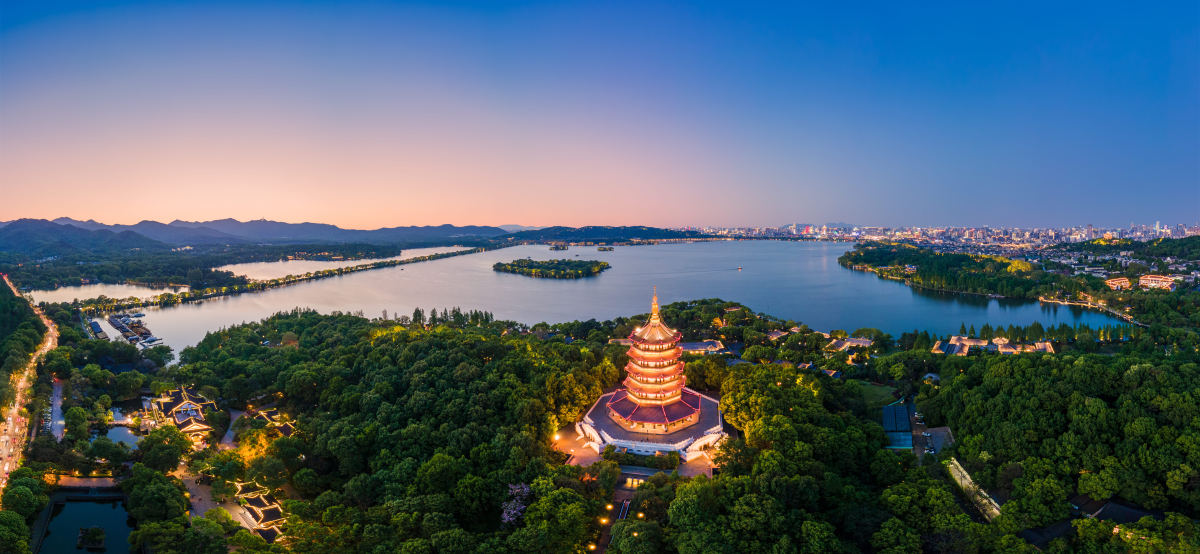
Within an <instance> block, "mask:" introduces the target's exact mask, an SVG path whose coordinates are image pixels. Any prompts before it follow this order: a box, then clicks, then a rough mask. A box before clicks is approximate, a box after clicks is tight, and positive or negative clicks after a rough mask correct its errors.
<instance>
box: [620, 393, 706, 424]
mask: <svg viewBox="0 0 1200 554" xmlns="http://www.w3.org/2000/svg"><path fill="white" fill-rule="evenodd" d="M608 408H609V409H611V410H612V411H613V412H614V413H616V414H617V415H619V416H621V417H623V418H625V419H627V420H629V421H637V422H641V423H670V422H673V421H679V420H681V419H685V418H687V417H689V416H691V415H693V414H695V413H696V412H699V411H700V395H699V394H698V393H696V391H693V390H691V389H687V388H685V389H683V393H682V395H681V396H680V397H679V401H678V402H672V403H670V404H666V405H651V404H646V405H642V404H638V403H637V402H636V401H635V400H634V399H633V398H631V397H630V396H629V391H627V390H625V389H619V390H617V391H616V392H614V393H613V395H612V398H610V399H609V401H608Z"/></svg>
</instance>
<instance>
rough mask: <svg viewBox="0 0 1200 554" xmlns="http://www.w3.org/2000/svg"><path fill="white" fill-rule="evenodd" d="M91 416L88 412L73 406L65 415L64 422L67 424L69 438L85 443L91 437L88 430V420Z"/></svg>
mask: <svg viewBox="0 0 1200 554" xmlns="http://www.w3.org/2000/svg"><path fill="white" fill-rule="evenodd" d="M90 417H91V416H89V415H88V413H87V410H85V409H83V408H80V407H79V406H72V407H71V408H70V409H68V410H67V411H66V413H64V414H63V420H64V421H65V422H66V424H67V438H68V439H71V440H73V441H76V442H83V441H86V440H87V439H88V437H89V436H90V435H91V431H90V430H89V429H88V420H89V419H90Z"/></svg>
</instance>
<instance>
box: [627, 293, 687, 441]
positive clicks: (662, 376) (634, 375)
mask: <svg viewBox="0 0 1200 554" xmlns="http://www.w3.org/2000/svg"><path fill="white" fill-rule="evenodd" d="M681 338H683V335H682V334H681V333H680V332H679V331H676V330H674V329H672V328H670V327H667V325H666V324H665V323H663V321H662V318H661V317H660V316H659V314H658V290H657V288H656V289H655V291H654V297H653V299H652V300H651V301H650V320H649V321H647V322H646V324H645V325H643V326H641V327H639V328H637V329H635V330H634V331H633V334H631V335H629V340H631V341H633V344H632V345H631V346H630V347H629V352H628V355H629V363H628V364H626V365H625V372H626V373H627V374H628V375H627V376H626V377H625V380H624V381H623V382H622V384H623V385H625V388H624V389H617V391H616V392H615V393H613V395H612V397H611V398H609V400H608V404H607V406H608V415H609V417H610V418H612V419H613V421H616V422H618V423H620V424H621V425H623V426H624V427H625V428H626V429H628V430H630V431H634V432H639V433H652V434H663V435H665V434H667V433H671V432H672V431H677V430H679V429H682V428H684V427H687V426H689V425H692V424H694V423H696V421H698V420H699V415H700V395H699V394H697V393H696V391H693V390H691V389H689V388H687V387H686V386H685V385H687V377H685V376H684V375H683V365H684V363H683V362H682V361H681V360H680V359H679V358H680V356H682V355H683V349H682V348H680V347H679V340H680V339H681Z"/></svg>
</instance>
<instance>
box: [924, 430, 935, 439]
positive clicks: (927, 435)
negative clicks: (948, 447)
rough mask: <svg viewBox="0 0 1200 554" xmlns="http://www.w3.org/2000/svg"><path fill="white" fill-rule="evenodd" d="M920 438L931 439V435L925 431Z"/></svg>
mask: <svg viewBox="0 0 1200 554" xmlns="http://www.w3.org/2000/svg"><path fill="white" fill-rule="evenodd" d="M921 436H922V437H925V438H929V437H932V436H933V435H931V434H929V432H928V431H926V432H923V433H921Z"/></svg>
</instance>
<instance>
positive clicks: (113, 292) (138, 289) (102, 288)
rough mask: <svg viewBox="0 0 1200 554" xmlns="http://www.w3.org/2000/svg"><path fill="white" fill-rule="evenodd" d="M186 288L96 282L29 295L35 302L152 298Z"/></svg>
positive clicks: (33, 291) (35, 292) (185, 288)
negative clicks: (100, 298) (101, 298)
mask: <svg viewBox="0 0 1200 554" xmlns="http://www.w3.org/2000/svg"><path fill="white" fill-rule="evenodd" d="M185 290H187V287H173V288H167V287H162V288H157V287H144V286H141V285H107V284H95V285H75V286H73V287H59V288H57V289H54V290H32V291H29V295H30V296H32V297H33V301H34V302H71V301H74V300H87V299H89V298H97V297H100V296H107V297H109V298H129V297H131V296H136V297H138V298H150V297H153V296H158V295H160V294H162V293H164V292H180V291H185Z"/></svg>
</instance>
